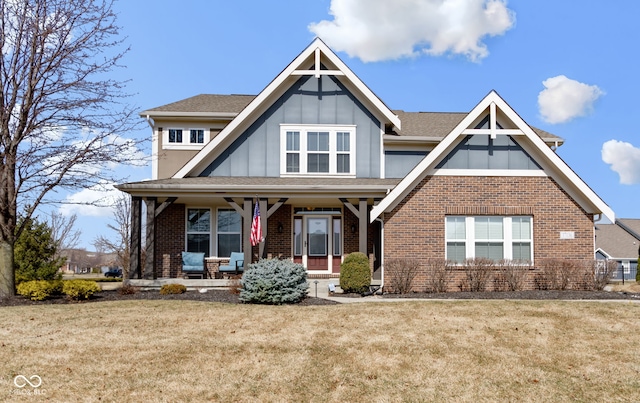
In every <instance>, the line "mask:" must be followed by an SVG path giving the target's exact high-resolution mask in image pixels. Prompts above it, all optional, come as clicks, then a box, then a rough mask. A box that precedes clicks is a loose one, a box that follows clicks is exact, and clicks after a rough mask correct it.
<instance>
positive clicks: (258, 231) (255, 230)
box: [251, 200, 264, 246]
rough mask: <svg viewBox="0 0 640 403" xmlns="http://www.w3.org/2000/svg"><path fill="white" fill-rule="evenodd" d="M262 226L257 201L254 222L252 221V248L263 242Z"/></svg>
mask: <svg viewBox="0 0 640 403" xmlns="http://www.w3.org/2000/svg"><path fill="white" fill-rule="evenodd" d="M263 240H264V238H262V224H261V223H260V206H259V205H258V201H257V200H256V208H254V209H253V221H251V246H256V245H257V244H259V243H260V242H262V241H263Z"/></svg>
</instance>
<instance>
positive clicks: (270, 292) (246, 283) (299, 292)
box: [239, 259, 309, 305]
mask: <svg viewBox="0 0 640 403" xmlns="http://www.w3.org/2000/svg"><path fill="white" fill-rule="evenodd" d="M240 283H241V284H242V289H241V290H240V297H239V298H240V301H242V302H245V303H253V304H273V305H280V304H291V303H297V302H300V301H302V299H303V298H304V297H305V296H306V295H307V291H308V289H309V284H308V283H307V271H306V270H305V268H304V266H303V265H301V264H299V263H294V262H292V261H290V260H280V259H261V260H260V261H258V262H257V263H254V264H250V265H249V268H248V269H247V270H246V271H245V272H244V274H243V275H242V280H240Z"/></svg>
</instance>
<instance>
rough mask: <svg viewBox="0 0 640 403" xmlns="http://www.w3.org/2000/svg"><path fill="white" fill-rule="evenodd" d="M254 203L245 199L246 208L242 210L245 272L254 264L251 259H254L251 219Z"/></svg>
mask: <svg viewBox="0 0 640 403" xmlns="http://www.w3.org/2000/svg"><path fill="white" fill-rule="evenodd" d="M252 202H253V199H250V198H245V199H244V208H243V209H242V211H243V214H242V227H243V228H242V233H243V234H244V236H243V237H242V250H243V251H244V268H245V270H246V269H247V268H248V267H249V264H250V263H252V261H251V259H252V258H253V252H252V246H251V219H252V218H253V209H252V208H251V205H252V204H253V203H252Z"/></svg>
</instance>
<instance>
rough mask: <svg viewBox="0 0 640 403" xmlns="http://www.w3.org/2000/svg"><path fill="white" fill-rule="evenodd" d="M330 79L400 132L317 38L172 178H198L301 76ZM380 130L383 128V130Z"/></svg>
mask: <svg viewBox="0 0 640 403" xmlns="http://www.w3.org/2000/svg"><path fill="white" fill-rule="evenodd" d="M327 75H328V76H334V77H336V79H338V80H339V81H340V82H341V83H342V84H343V85H345V87H346V88H347V89H348V90H349V91H350V92H351V93H352V94H354V96H356V97H357V98H358V100H359V101H360V102H362V104H363V105H364V106H365V107H366V108H367V109H368V110H369V111H370V112H371V113H373V114H374V115H375V116H376V117H377V118H378V119H379V120H380V121H381V122H383V123H384V124H385V125H390V126H392V127H395V128H397V129H398V130H399V129H400V119H399V118H398V116H397V115H396V114H395V113H393V112H392V111H391V109H389V108H388V107H387V106H386V105H385V104H384V103H383V102H382V101H381V100H380V98H378V97H377V96H376V95H375V94H374V93H373V92H372V91H371V90H370V89H369V88H368V87H367V86H366V85H365V84H364V83H363V82H362V81H361V80H360V79H359V78H358V77H357V76H356V75H355V74H354V73H353V72H352V71H351V70H350V69H349V68H348V67H347V65H346V64H344V62H342V60H340V58H339V57H338V56H337V55H336V54H335V53H334V52H333V51H332V50H331V49H330V48H329V47H328V46H327V45H326V44H325V43H324V42H323V41H322V40H320V39H319V38H316V39H315V40H314V41H313V42H312V43H311V44H310V45H309V46H308V47H307V48H306V49H305V50H304V51H302V53H300V55H298V57H296V58H295V59H294V60H293V61H292V62H291V63H290V64H289V65H288V66H287V67H286V68H285V69H284V70H283V71H282V72H281V73H280V74H279V75H278V76H277V77H276V78H275V79H274V80H273V81H272V82H271V83H270V84H269V85H268V86H267V87H266V88H265V89H264V90H262V92H260V94H259V95H258V96H256V97H255V98H254V99H253V101H251V102H250V103H249V104H248V105H247V107H246V108H245V109H244V110H242V112H240V113H239V114H238V116H236V118H235V119H233V120H232V121H231V122H230V123H229V124H228V125H227V126H226V127H225V128H224V129H223V130H222V131H221V132H220V133H219V134H218V135H217V136H216V137H215V138H214V139H213V140H212V141H211V142H209V143H208V144H207V145H206V146H205V147H203V148H202V149H201V150H200V152H199V153H198V154H196V155H195V156H194V157H193V158H192V159H191V160H190V161H189V162H188V163H187V164H185V165H184V167H182V168H181V169H180V170H179V171H178V172H177V173H176V174H175V175H174V176H173V178H185V177H189V176H197V175H199V174H200V173H201V172H202V171H203V170H204V169H205V168H206V167H207V166H208V165H209V164H210V163H211V162H212V161H214V160H215V159H216V158H217V157H218V156H219V155H220V154H221V153H222V152H224V150H225V149H226V148H227V147H228V146H229V145H230V144H231V143H232V142H233V141H234V140H235V139H236V138H237V137H238V136H239V135H240V134H241V133H242V132H243V131H244V130H246V129H247V128H248V127H249V126H250V125H251V124H252V123H254V122H255V121H256V119H258V118H259V117H260V116H261V115H262V114H263V113H264V112H265V111H266V110H267V109H268V108H269V107H270V106H271V105H272V104H273V103H274V102H275V101H276V100H277V99H278V98H279V97H280V96H282V95H283V94H284V93H285V92H286V91H287V90H288V89H289V88H290V87H291V86H292V85H293V84H294V83H295V82H296V81H297V80H298V79H299V78H300V77H301V76H314V77H316V78H321V77H322V76H327ZM383 127H384V126H383Z"/></svg>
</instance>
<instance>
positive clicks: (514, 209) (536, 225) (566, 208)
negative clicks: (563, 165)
mask: <svg viewBox="0 0 640 403" xmlns="http://www.w3.org/2000/svg"><path fill="white" fill-rule="evenodd" d="M518 214H526V215H531V216H533V247H534V261H540V260H542V259H551V258H561V259H571V260H589V259H593V251H594V229H593V215H592V214H588V213H586V212H585V211H584V210H583V209H582V208H581V207H580V206H579V205H578V204H577V203H576V202H575V201H574V200H573V199H572V198H571V197H570V196H569V195H568V194H567V193H566V192H565V191H564V190H563V189H561V188H560V186H559V185H558V184H557V183H556V182H555V181H554V180H553V179H551V178H548V177H462V176H431V177H426V178H425V179H423V180H422V182H421V183H419V184H418V185H417V186H416V187H415V189H413V190H412V191H411V192H410V193H409V194H408V195H407V196H406V197H405V198H404V200H402V201H401V202H400V203H399V204H398V205H397V206H396V207H395V209H394V210H393V211H391V212H390V213H385V227H384V228H385V240H384V259H385V260H386V259H390V258H412V259H418V260H419V261H420V263H421V267H423V266H424V263H425V262H426V261H427V260H428V259H444V258H445V216H446V215H465V216H472V215H518ZM561 231H573V232H574V233H575V238H574V239H563V240H561V239H560V232H561ZM535 271H536V270H535V269H534V270H532V271H531V273H530V275H529V276H528V278H527V281H526V287H527V289H531V288H533V275H535ZM462 276H464V273H463V272H462V271H459V270H455V271H454V275H453V279H452V280H451V286H450V289H451V290H452V291H453V290H454V289H455V288H456V287H455V284H458V283H459V282H460V281H461V278H462ZM427 280H428V279H427V273H426V271H425V270H421V271H420V272H419V274H418V276H417V277H416V278H415V280H414V283H413V285H414V291H425V290H426V289H427V285H428V281H427Z"/></svg>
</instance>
